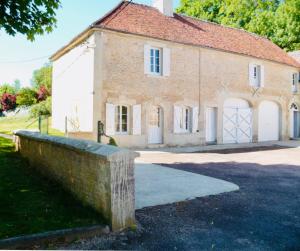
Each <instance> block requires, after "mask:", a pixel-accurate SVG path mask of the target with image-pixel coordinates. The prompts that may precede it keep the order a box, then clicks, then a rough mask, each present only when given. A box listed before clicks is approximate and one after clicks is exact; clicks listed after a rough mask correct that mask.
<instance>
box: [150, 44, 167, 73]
mask: <svg viewBox="0 0 300 251" xmlns="http://www.w3.org/2000/svg"><path fill="white" fill-rule="evenodd" d="M170 62H171V50H170V49H169V48H167V47H163V46H162V47H154V46H151V45H149V44H145V47H144V72H145V74H147V75H155V76H164V77H168V76H170V73H171V65H170Z"/></svg>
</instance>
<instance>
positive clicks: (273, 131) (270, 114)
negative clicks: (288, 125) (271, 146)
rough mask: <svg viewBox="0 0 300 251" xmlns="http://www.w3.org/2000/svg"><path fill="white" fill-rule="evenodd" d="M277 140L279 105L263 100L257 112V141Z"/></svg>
mask: <svg viewBox="0 0 300 251" xmlns="http://www.w3.org/2000/svg"><path fill="white" fill-rule="evenodd" d="M277 140H279V107H278V105H277V104H276V103H274V102H271V101H263V102H261V103H260V105H259V112H258V141H259V142H262V141H277Z"/></svg>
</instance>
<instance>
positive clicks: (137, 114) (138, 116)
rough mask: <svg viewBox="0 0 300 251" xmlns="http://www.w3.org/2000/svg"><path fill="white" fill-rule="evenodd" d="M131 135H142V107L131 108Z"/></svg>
mask: <svg viewBox="0 0 300 251" xmlns="http://www.w3.org/2000/svg"><path fill="white" fill-rule="evenodd" d="M132 119H133V121H132V134H133V135H141V134H142V126H141V122H142V106H141V105H134V106H133V107H132Z"/></svg>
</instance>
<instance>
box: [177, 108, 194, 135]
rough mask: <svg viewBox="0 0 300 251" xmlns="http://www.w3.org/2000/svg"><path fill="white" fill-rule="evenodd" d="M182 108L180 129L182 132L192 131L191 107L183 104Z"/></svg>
mask: <svg viewBox="0 0 300 251" xmlns="http://www.w3.org/2000/svg"><path fill="white" fill-rule="evenodd" d="M180 109H181V111H180V131H181V133H191V132H192V130H191V124H192V123H191V122H192V121H191V118H192V114H191V113H192V111H191V108H190V107H188V106H181V107H180Z"/></svg>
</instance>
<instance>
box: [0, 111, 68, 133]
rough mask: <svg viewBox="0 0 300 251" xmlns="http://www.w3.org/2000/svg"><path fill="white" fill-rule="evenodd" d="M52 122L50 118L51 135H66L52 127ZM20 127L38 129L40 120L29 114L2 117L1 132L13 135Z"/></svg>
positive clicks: (0, 119)
mask: <svg viewBox="0 0 300 251" xmlns="http://www.w3.org/2000/svg"><path fill="white" fill-rule="evenodd" d="M51 122H52V121H51V118H49V135H53V136H64V134H63V133H62V132H60V131H58V130H55V129H53V128H51V124H52V123H51ZM18 129H27V130H38V129H39V126H38V120H37V119H32V118H30V117H29V116H22V117H20V116H16V117H2V118H1V117H0V133H3V134H8V135H12V134H13V131H15V130H18Z"/></svg>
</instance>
